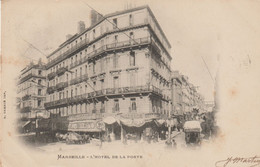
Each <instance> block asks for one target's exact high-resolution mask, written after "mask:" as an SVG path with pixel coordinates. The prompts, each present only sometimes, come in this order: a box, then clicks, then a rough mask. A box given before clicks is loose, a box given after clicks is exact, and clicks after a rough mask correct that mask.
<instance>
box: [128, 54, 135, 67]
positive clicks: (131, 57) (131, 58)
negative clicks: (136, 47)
mask: <svg viewBox="0 0 260 167" xmlns="http://www.w3.org/2000/svg"><path fill="white" fill-rule="evenodd" d="M129 62H130V66H135V52H130V60H129Z"/></svg>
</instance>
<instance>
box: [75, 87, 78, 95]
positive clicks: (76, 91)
mask: <svg viewBox="0 0 260 167" xmlns="http://www.w3.org/2000/svg"><path fill="white" fill-rule="evenodd" d="M77 95H78V89H77V88H75V96H77Z"/></svg>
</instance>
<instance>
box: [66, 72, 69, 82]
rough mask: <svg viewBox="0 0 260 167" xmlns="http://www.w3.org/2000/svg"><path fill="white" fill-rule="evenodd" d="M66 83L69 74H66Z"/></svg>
mask: <svg viewBox="0 0 260 167" xmlns="http://www.w3.org/2000/svg"><path fill="white" fill-rule="evenodd" d="M66 81H67V82H68V81H69V74H66Z"/></svg>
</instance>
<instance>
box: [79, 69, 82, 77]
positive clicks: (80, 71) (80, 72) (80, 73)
mask: <svg viewBox="0 0 260 167" xmlns="http://www.w3.org/2000/svg"><path fill="white" fill-rule="evenodd" d="M79 75H80V76H82V67H80V69H79Z"/></svg>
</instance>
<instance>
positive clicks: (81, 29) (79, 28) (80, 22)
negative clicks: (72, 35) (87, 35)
mask: <svg viewBox="0 0 260 167" xmlns="http://www.w3.org/2000/svg"><path fill="white" fill-rule="evenodd" d="M84 30H85V23H84V22H83V21H79V22H78V34H80V33H81V32H83V31H84Z"/></svg>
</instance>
